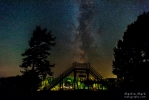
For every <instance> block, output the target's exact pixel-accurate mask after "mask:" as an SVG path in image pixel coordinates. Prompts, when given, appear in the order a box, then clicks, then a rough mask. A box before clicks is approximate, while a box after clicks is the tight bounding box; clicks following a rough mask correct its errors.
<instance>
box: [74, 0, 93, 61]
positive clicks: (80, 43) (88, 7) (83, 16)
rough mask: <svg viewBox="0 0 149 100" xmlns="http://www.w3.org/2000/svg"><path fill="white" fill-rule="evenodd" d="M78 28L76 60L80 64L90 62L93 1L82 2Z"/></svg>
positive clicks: (79, 2)
mask: <svg viewBox="0 0 149 100" xmlns="http://www.w3.org/2000/svg"><path fill="white" fill-rule="evenodd" d="M78 5H79V16H78V23H79V25H78V27H77V33H76V37H75V42H76V44H75V49H76V50H75V51H76V54H75V60H76V61H77V62H80V63H84V62H88V50H89V49H90V46H91V45H92V42H93V37H92V34H91V32H92V29H91V25H92V19H93V14H94V12H93V1H92V0H80V1H78Z"/></svg>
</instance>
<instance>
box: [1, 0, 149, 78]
mask: <svg viewBox="0 0 149 100" xmlns="http://www.w3.org/2000/svg"><path fill="white" fill-rule="evenodd" d="M85 2H86V4H88V7H90V9H91V12H92V15H91V13H89V15H88V16H89V17H90V19H86V20H85V18H86V17H85V16H83V15H81V13H82V10H85V11H86V9H82V10H80V8H79V7H80V4H81V0H80V1H78V0H1V1H0V77H7V76H14V75H20V74H21V73H20V70H21V69H20V67H19V65H20V64H21V63H22V56H21V54H22V53H23V52H24V51H25V49H27V48H28V47H29V46H28V41H29V39H30V38H31V36H32V32H33V30H34V29H35V27H36V25H40V26H41V27H42V28H47V29H48V30H51V31H52V35H53V36H54V37H56V45H55V47H53V48H52V51H51V55H50V56H49V61H50V62H51V63H55V67H54V68H52V71H54V76H57V75H59V74H60V73H62V72H63V71H64V70H66V69H67V68H68V67H70V66H71V65H72V63H73V62H75V61H76V60H77V59H76V55H77V54H76V53H77V52H76V50H78V49H80V47H78V48H77V46H76V44H77V43H80V42H81V43H83V44H82V45H80V46H81V47H82V48H83V47H84V48H86V49H82V48H81V49H80V50H82V52H84V54H85V55H86V57H87V60H86V62H90V63H91V66H92V67H94V68H95V69H96V70H97V71H98V72H99V73H100V74H101V75H102V76H103V77H115V76H114V75H113V74H112V60H113V48H114V47H115V46H116V45H117V41H118V40H119V39H121V38H122V36H123V33H124V31H125V30H126V28H127V25H128V24H130V23H132V22H134V21H135V20H136V19H137V16H139V15H140V14H142V13H143V12H144V11H146V12H147V11H149V1H148V0H85ZM80 16H81V17H80ZM79 19H82V20H83V19H84V20H85V21H88V24H86V28H88V27H89V28H88V30H86V32H85V33H83V34H81V35H80V34H79V33H80V31H78V29H79V25H80V22H79ZM80 27H81V26H80ZM86 28H85V29H86ZM82 31H84V30H82ZM88 31H90V32H88ZM78 32H79V33H78ZM78 34H79V35H78ZM85 35H89V36H88V37H85ZM77 36H78V37H79V36H80V37H81V38H82V39H84V40H83V41H82V39H81V40H78V39H76V37H77ZM84 45H87V46H84Z"/></svg>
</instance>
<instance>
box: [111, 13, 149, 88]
mask: <svg viewBox="0 0 149 100" xmlns="http://www.w3.org/2000/svg"><path fill="white" fill-rule="evenodd" d="M113 73H114V74H115V75H117V77H118V78H120V79H122V80H124V84H125V85H126V84H127V85H128V84H129V85H130V84H132V85H131V86H130V87H132V86H134V88H136V89H149V88H148V82H149V78H148V75H149V12H148V13H145V12H144V13H143V14H142V15H140V16H138V19H137V20H136V21H135V22H134V23H132V24H130V25H128V27H127V30H126V31H125V32H124V36H123V40H119V41H118V44H117V47H115V48H114V61H113Z"/></svg>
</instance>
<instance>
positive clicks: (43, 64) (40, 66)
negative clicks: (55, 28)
mask: <svg viewBox="0 0 149 100" xmlns="http://www.w3.org/2000/svg"><path fill="white" fill-rule="evenodd" d="M54 45H55V37H54V38H53V37H52V35H51V31H49V32H48V31H47V29H46V28H44V29H41V27H40V26H36V29H35V30H34V32H33V33H32V38H31V39H30V41H29V47H30V48H29V49H27V50H26V51H25V52H24V53H23V54H22V56H23V57H24V58H23V60H22V62H23V63H22V64H21V65H20V67H21V68H23V69H24V70H23V71H21V72H22V73H23V77H24V79H25V80H27V82H26V85H28V87H30V88H31V90H37V85H38V83H39V82H40V79H45V78H46V76H47V75H49V76H51V75H53V72H51V67H54V64H53V65H51V64H50V62H49V61H48V60H47V58H48V56H49V55H50V53H49V51H50V50H51V46H54Z"/></svg>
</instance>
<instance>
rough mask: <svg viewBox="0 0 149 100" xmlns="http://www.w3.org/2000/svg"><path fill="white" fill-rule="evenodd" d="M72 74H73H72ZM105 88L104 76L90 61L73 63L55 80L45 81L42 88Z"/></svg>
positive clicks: (54, 89)
mask: <svg viewBox="0 0 149 100" xmlns="http://www.w3.org/2000/svg"><path fill="white" fill-rule="evenodd" d="M70 75H71V76H70ZM80 89H81V90H92V91H97V90H105V89H106V87H105V83H104V81H103V78H102V76H101V75H100V74H99V73H98V72H97V71H96V70H95V69H93V68H92V67H91V66H90V63H76V62H75V63H73V65H72V67H70V68H68V69H67V70H66V71H64V72H63V73H62V74H60V75H59V76H58V77H57V78H55V79H53V81H51V82H49V80H46V81H43V82H42V86H41V87H40V88H39V91H40V90H51V91H59V90H80Z"/></svg>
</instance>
